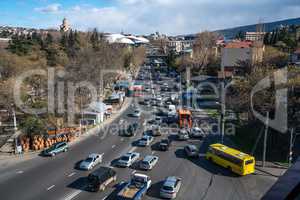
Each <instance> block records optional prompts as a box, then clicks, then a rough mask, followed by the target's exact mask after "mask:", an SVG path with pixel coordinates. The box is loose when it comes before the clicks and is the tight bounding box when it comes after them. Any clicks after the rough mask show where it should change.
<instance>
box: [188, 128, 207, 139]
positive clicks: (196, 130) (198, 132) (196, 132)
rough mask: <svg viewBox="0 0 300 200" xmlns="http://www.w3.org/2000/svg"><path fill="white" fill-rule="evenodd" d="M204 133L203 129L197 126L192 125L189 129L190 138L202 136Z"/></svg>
mask: <svg viewBox="0 0 300 200" xmlns="http://www.w3.org/2000/svg"><path fill="white" fill-rule="evenodd" d="M204 135H205V133H204V131H203V130H202V129H201V128H199V127H193V128H192V129H191V131H190V137H192V138H203V137H204Z"/></svg>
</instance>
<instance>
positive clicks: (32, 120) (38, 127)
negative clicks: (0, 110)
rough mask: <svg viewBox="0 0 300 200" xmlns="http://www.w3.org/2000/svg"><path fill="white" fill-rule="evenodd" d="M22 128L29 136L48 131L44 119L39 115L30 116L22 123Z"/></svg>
mask: <svg viewBox="0 0 300 200" xmlns="http://www.w3.org/2000/svg"><path fill="white" fill-rule="evenodd" d="M20 126H21V128H22V129H23V130H24V132H25V133H26V134H27V135H28V136H33V135H42V134H44V133H45V132H46V127H45V125H44V123H43V121H42V120H41V119H39V118H37V117H33V116H28V117H26V118H25V120H24V121H22V122H21V123H20Z"/></svg>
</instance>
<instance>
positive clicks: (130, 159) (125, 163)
mask: <svg viewBox="0 0 300 200" xmlns="http://www.w3.org/2000/svg"><path fill="white" fill-rule="evenodd" d="M139 158H140V154H139V153H137V152H132V153H126V154H125V155H123V156H122V157H121V158H120V159H119V160H118V162H117V165H118V166H119V167H130V166H131V165H132V164H133V163H134V162H136V161H137V160H138V159H139Z"/></svg>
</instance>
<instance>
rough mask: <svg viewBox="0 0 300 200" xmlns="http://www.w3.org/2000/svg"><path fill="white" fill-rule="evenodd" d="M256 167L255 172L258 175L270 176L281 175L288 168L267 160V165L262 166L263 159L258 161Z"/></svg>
mask: <svg viewBox="0 0 300 200" xmlns="http://www.w3.org/2000/svg"><path fill="white" fill-rule="evenodd" d="M255 169H256V171H255V173H256V174H258V175H259V174H261V175H262V174H268V175H270V176H274V177H280V176H282V175H283V174H284V173H285V172H286V170H287V169H288V168H287V167H285V166H281V165H278V164H275V163H272V162H266V164H265V167H262V161H256V166H255Z"/></svg>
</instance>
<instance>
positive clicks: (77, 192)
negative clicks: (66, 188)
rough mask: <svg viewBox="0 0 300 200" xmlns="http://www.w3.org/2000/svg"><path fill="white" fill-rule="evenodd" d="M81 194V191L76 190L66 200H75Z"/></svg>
mask: <svg viewBox="0 0 300 200" xmlns="http://www.w3.org/2000/svg"><path fill="white" fill-rule="evenodd" d="M80 193H81V190H76V191H75V192H73V193H71V194H69V195H68V196H66V197H65V198H64V200H72V199H74V198H75V197H76V196H77V195H79V194H80Z"/></svg>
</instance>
